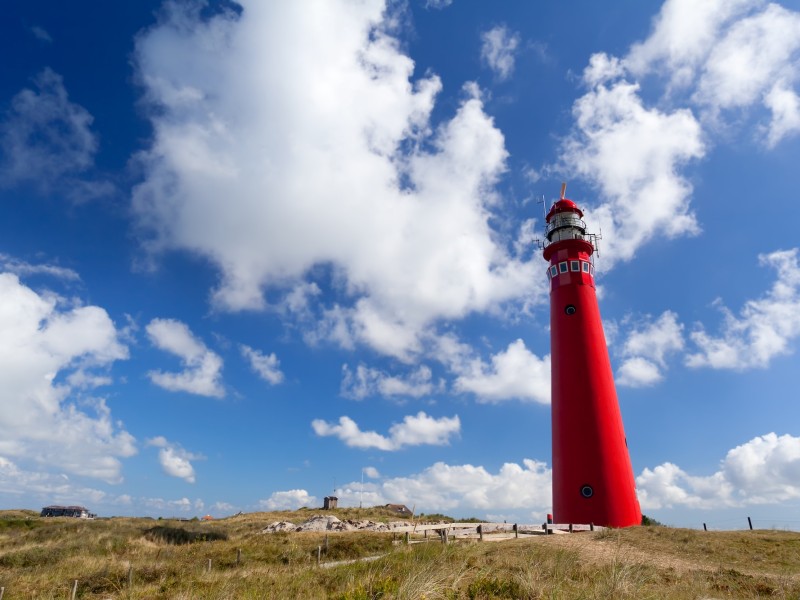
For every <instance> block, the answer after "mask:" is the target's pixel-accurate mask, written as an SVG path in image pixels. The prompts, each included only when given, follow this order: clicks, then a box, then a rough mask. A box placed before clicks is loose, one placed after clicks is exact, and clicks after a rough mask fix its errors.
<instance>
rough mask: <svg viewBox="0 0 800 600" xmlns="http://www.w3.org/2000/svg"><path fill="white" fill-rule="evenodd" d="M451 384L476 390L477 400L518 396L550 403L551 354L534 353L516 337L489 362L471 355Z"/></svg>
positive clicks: (456, 387) (516, 397) (498, 400)
mask: <svg viewBox="0 0 800 600" xmlns="http://www.w3.org/2000/svg"><path fill="white" fill-rule="evenodd" d="M453 387H454V388H455V389H456V390H457V391H460V392H470V393H472V394H475V396H476V397H477V399H478V401H479V402H501V401H503V400H511V399H519V400H528V401H532V402H539V403H541V404H549V403H550V355H549V354H548V355H547V356H544V357H542V358H539V357H537V356H536V355H535V354H533V353H532V352H531V351H530V350H528V349H527V348H526V347H525V342H523V341H522V340H519V339H518V340H516V341H514V342H512V343H510V344H509V345H508V348H506V350H504V351H501V352H498V353H497V354H495V355H494V356H492V358H491V365H487V364H486V363H484V362H483V361H482V360H480V359H472V360H471V361H469V362H467V363H466V364H465V366H464V367H463V368H462V372H461V373H460V374H459V375H458V377H457V378H456V380H455V383H454V385H453Z"/></svg>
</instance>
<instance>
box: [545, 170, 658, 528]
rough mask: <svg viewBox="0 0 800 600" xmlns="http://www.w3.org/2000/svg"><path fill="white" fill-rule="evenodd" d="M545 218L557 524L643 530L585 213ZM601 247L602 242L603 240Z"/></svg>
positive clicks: (562, 205)
mask: <svg viewBox="0 0 800 600" xmlns="http://www.w3.org/2000/svg"><path fill="white" fill-rule="evenodd" d="M565 190H566V184H564V185H562V187H561V199H560V200H559V201H558V202H556V203H555V204H553V207H552V208H551V209H550V212H549V213H547V216H546V217H545V220H546V222H547V226H546V236H547V240H546V241H545V242H544V258H545V260H546V261H548V262H549V263H550V265H549V267H548V270H547V277H548V279H549V280H550V343H551V356H552V359H551V360H552V411H553V414H552V418H553V516H554V519H555V522H556V523H594V524H595V525H604V526H609V527H628V526H630V525H639V524H640V523H641V521H642V513H641V510H640V508H639V502H638V500H637V498H636V489H635V483H634V478H633V469H632V467H631V460H630V456H629V455H628V444H627V441H626V439H625V431H624V429H623V426H622V415H621V414H620V411H619V403H618V402H617V392H616V390H615V388H614V377H613V374H612V371H611V362H610V361H609V358H608V349H607V347H606V340H605V336H604V335H603V327H602V324H601V322H600V309H599V308H598V306H597V296H596V295H595V287H594V264H593V261H592V258H591V257H592V254H593V253H594V250H595V248H594V244H593V242H594V241H595V240H596V236H594V235H592V234H587V233H586V224H585V223H584V222H583V220H582V218H583V212H581V210H580V209H579V208H578V206H577V205H576V204H575V203H574V202H573V201H572V200H568V199H566V198H564V192H565ZM595 243H596V242H595Z"/></svg>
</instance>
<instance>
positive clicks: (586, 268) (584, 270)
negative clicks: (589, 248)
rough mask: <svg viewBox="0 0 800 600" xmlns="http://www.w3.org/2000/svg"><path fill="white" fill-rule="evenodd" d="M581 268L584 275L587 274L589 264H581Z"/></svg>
mask: <svg viewBox="0 0 800 600" xmlns="http://www.w3.org/2000/svg"><path fill="white" fill-rule="evenodd" d="M581 266H582V267H583V272H584V273H588V272H589V263H587V262H584V263H581Z"/></svg>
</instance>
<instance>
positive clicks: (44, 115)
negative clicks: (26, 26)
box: [0, 30, 113, 201]
mask: <svg viewBox="0 0 800 600" xmlns="http://www.w3.org/2000/svg"><path fill="white" fill-rule="evenodd" d="M41 31H44V30H41ZM45 33H46V32H45ZM33 83H34V87H35V89H24V90H22V91H20V92H19V93H18V94H17V95H16V96H14V98H13V99H12V100H11V107H10V109H9V110H8V112H7V114H6V117H5V119H3V121H2V122H0V186H12V185H17V184H22V183H28V184H32V185H33V186H35V187H36V188H37V189H38V190H39V191H41V192H43V193H48V192H50V191H51V190H53V189H55V188H56V187H60V188H64V189H66V193H67V195H68V196H69V197H70V198H72V199H73V200H76V201H80V200H88V199H91V198H93V197H97V196H100V195H105V194H108V193H110V192H113V185H112V184H110V183H109V182H107V181H99V180H98V181H90V180H82V179H80V178H79V176H81V175H82V174H84V173H85V172H86V171H88V170H89V169H90V168H92V167H93V166H94V155H95V153H96V152H97V148H98V142H97V136H95V134H94V133H93V132H92V129H91V125H92V121H93V120H94V118H93V117H92V115H91V114H89V111H87V110H86V109H85V108H84V107H83V106H81V105H79V104H75V103H74V102H71V101H70V100H69V95H68V94H67V90H66V88H65V87H64V80H63V78H62V77H61V75H59V74H58V73H56V72H55V71H53V70H52V69H49V68H46V69H44V70H42V72H41V73H39V74H38V75H37V76H36V77H35V78H34V80H33Z"/></svg>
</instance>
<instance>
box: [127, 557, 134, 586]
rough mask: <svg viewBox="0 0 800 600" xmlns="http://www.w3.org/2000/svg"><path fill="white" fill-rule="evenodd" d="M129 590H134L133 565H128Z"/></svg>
mask: <svg viewBox="0 0 800 600" xmlns="http://www.w3.org/2000/svg"><path fill="white" fill-rule="evenodd" d="M128 589H129V590H131V589H133V565H132V564H130V563H128Z"/></svg>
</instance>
